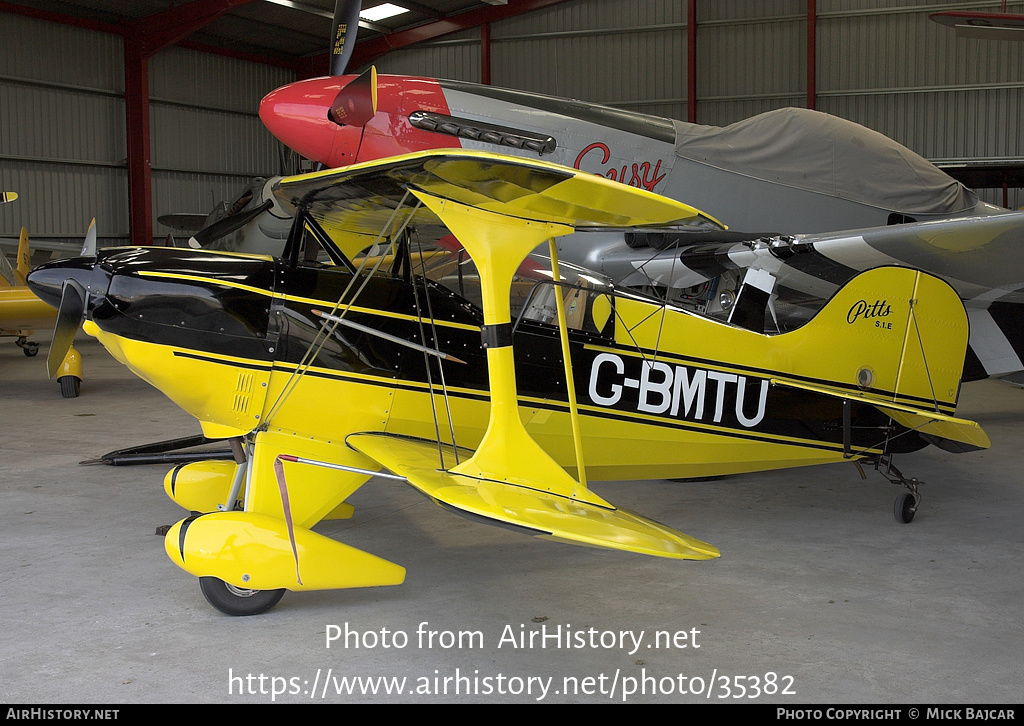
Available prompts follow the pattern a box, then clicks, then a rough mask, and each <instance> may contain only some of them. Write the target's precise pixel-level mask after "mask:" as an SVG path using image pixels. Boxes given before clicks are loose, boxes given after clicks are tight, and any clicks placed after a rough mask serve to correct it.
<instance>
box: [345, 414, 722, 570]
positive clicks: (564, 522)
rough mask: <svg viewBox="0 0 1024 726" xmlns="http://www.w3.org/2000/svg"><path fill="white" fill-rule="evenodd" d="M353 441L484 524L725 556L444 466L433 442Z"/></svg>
mask: <svg viewBox="0 0 1024 726" xmlns="http://www.w3.org/2000/svg"><path fill="white" fill-rule="evenodd" d="M346 442H347V443H348V445H349V446H350V447H352V448H353V449H355V450H356V451H358V452H360V453H362V454H365V455H366V456H369V457H371V458H372V459H375V460H376V461H378V462H379V463H380V464H382V465H383V466H385V467H387V468H388V469H390V470H391V471H393V472H395V473H396V474H401V475H402V476H404V477H406V479H408V481H409V483H410V484H411V485H412V486H414V487H415V488H416V489H418V490H420V491H421V492H423V493H424V494H426V495H427V496H428V497H430V498H431V499H433V500H434V501H435V502H437V503H438V504H439V505H441V506H442V507H445V508H447V509H452V510H454V511H456V512H457V513H459V514H463V515H466V516H468V517H469V518H471V519H474V520H477V521H481V522H485V523H488V524H494V525H497V526H501V527H507V528H509V529H513V530H515V531H520V532H525V533H527V534H532V535H535V536H538V537H545V538H547V539H555V540H559V541H563V542H569V543H572V544H581V545H586V546H591V547H606V548H609V549H618V550H627V551H629V552H637V553H640V554H647V555H654V556H657V557H671V558H675V559H687V560H709V559H713V558H715V557H718V556H719V552H718V550H717V549H716V548H715V547H713V546H711V545H709V544H707V543H705V542H701V541H700V540H697V539H694V538H692V537H689V536H687V535H685V534H683V533H681V532H677V531H676V530H674V529H671V528H669V527H666V526H665V525H663V524H659V523H658V522H654V521H652V520H650V519H647V518H645V517H641V516H640V515H638V514H634V513H632V512H627V511H625V510H622V509H617V508H615V507H614V506H612V505H610V504H609V505H607V506H601V505H598V504H594V503H593V502H592V501H588V502H584V501H581V500H579V499H576V498H573V497H567V496H562V495H558V494H553V493H551V492H548V491H544V490H543V483H541V482H538V485H537V488H536V489H534V488H530V487H526V486H520V485H517V484H509V483H507V482H503V481H495V480H493V479H478V478H474V477H469V476H465V475H460V474H453V473H450V472H447V471H445V470H443V469H439V468H438V449H437V444H436V443H435V442H433V441H425V440H419V439H410V438H405V437H398V436H391V435H387V434H377V433H364V434H352V435H351V436H349V437H348V438H347V439H346ZM443 448H444V455H445V463H446V464H448V465H451V464H454V463H455V451H454V449H453V448H452V447H451V446H447V445H445V446H444V447H443ZM460 451H461V450H460ZM469 453H471V452H463V453H462V455H463V456H468V454H469Z"/></svg>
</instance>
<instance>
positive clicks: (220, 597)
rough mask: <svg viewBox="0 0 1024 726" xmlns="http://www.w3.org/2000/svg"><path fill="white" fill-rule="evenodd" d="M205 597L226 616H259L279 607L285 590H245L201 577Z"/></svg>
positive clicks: (201, 588)
mask: <svg viewBox="0 0 1024 726" xmlns="http://www.w3.org/2000/svg"><path fill="white" fill-rule="evenodd" d="M199 589H200V590H202V591H203V597H205V598H206V601H207V602H208V603H210V604H211V605H213V606H214V607H215V608H217V609H218V610H220V611H221V612H222V613H224V614H226V615H238V616H244V615H259V614H260V613H265V612H267V610H270V608H272V607H274V606H275V605H277V603H278V601H279V600H280V599H281V598H282V597H283V596H284V590H245V589H243V588H241V587H235V586H234V585H229V584H228V583H226V582H224V581H223V580H220V579H218V578H216V577H200V578H199Z"/></svg>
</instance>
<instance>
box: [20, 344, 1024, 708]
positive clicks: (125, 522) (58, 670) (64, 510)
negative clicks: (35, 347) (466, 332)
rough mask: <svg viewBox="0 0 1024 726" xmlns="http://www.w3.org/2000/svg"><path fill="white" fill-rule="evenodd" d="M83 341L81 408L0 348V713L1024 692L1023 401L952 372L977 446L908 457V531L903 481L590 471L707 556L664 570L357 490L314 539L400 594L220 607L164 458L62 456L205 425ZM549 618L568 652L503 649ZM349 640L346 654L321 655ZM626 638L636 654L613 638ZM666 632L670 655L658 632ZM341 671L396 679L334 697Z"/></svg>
mask: <svg viewBox="0 0 1024 726" xmlns="http://www.w3.org/2000/svg"><path fill="white" fill-rule="evenodd" d="M80 350H81V352H82V354H83V356H84V360H85V370H86V381H85V384H84V385H83V387H82V395H81V397H80V398H77V399H72V400H65V399H62V398H61V397H60V393H59V389H58V386H57V384H55V383H50V382H48V381H46V380H45V364H44V358H45V355H46V344H45V342H44V346H43V349H42V351H41V352H40V355H39V357H37V358H35V359H31V360H29V359H26V358H25V357H24V356H23V355H22V353H21V352H20V350H18V349H17V348H15V346H14V345H13V343H12V342H11V341H10V339H4V340H3V341H2V342H0V407H2V408H0V410H2V416H3V418H2V423H0V426H2V427H3V445H2V449H0V451H2V453H0V580H2V583H3V598H2V599H0V622H2V623H3V627H2V628H0V701H3V702H6V703H81V702H89V703H110V704H114V703H161V702H174V703H179V702H188V703H230V702H240V703H269V702H270V701H272V700H276V701H277V702H299V701H302V702H307V701H314V702H317V701H320V702H327V703H341V702H398V701H402V702H417V703H423V702H433V701H446V702H486V703H494V702H532V701H535V700H543V701H545V702H567V701H568V702H583V703H600V702H606V701H607V702H622V701H626V702H633V703H642V702H644V703H650V702H697V701H699V702H709V701H710V702H745V703H773V704H787V703H788V704H807V703H815V704H837V703H839V704H843V703H878V704H906V703H916V704H940V703H959V704H965V705H978V704H998V703H1014V702H1020V701H1021V700H1022V693H1024V691H1022V686H1021V679H1020V672H1021V666H1022V663H1024V657H1022V649H1021V646H1022V644H1024V619H1022V618H1021V614H1022V603H1024V581H1022V577H1021V571H1022V565H1024V524H1022V518H1021V512H1022V511H1024V488H1022V487H1021V473H1020V468H1021V465H1020V461H1021V460H1020V451H1021V449H1022V447H1024V428H1022V426H1021V423H1022V422H1024V391H1022V390H1020V389H1017V388H1014V387H1011V386H1009V385H1007V384H1004V383H1000V382H996V381H984V382H978V383H973V384H968V385H967V386H965V388H964V391H963V395H962V399H961V408H960V413H961V414H962V415H965V416H969V417H973V418H975V419H976V420H978V421H980V422H981V424H982V425H983V426H984V428H985V429H986V431H987V432H988V433H989V435H990V436H991V438H992V442H993V447H992V449H991V450H989V451H986V452H981V453H973V454H964V455H952V454H948V453H945V452H942V451H939V450H938V449H934V448H930V449H928V450H925V451H923V452H920V453H917V454H913V455H908V456H904V457H902V458H901V459H900V460H899V461H898V465H899V466H900V467H901V468H902V470H903V471H904V472H905V473H907V474H908V475H911V476H916V477H918V478H920V479H922V480H924V481H925V482H927V484H926V485H925V486H924V487H923V495H924V501H923V504H922V509H921V511H919V513H918V515H917V518H916V520H915V521H914V522H913V523H912V524H910V525H899V524H897V523H896V522H895V521H894V519H893V516H892V513H891V511H892V503H893V500H894V499H895V497H896V495H897V494H898V493H899V491H901V490H900V489H898V488H897V487H894V486H892V485H890V484H888V483H887V482H886V481H885V480H884V479H882V478H881V476H880V475H878V474H877V473H875V472H873V471H869V472H868V479H867V480H866V481H862V480H861V479H860V478H859V476H858V474H857V472H856V470H855V468H854V467H853V466H852V465H850V464H842V465H833V466H827V467H818V468H813V469H804V470H797V471H788V472H775V473H768V474H758V475H745V476H736V477H731V478H727V479H722V480H718V481H709V482H689V483H678V482H667V481H650V482H616V483H602V484H596V485H595V486H594V489H595V490H596V491H598V493H600V494H601V495H602V496H604V497H606V498H607V499H609V500H610V501H612V502H614V503H616V504H618V505H620V506H623V507H625V508H628V509H632V510H634V511H637V512H640V513H642V514H646V515H648V516H651V517H653V518H655V519H658V520H660V521H663V522H665V523H667V524H670V525H672V526H675V527H677V528H679V529H681V530H682V531H684V532H686V533H688V534H691V535H693V536H696V537H699V538H702V539H705V540H707V541H709V542H711V543H713V544H715V545H716V546H718V547H719V548H720V549H721V551H722V557H721V558H720V559H718V560H715V561H711V562H679V561H670V560H662V559H655V558H649V557H643V556H639V555H630V554H626V553H617V552H610V551H601V550H591V549H584V548H581V547H573V546H569V545H563V544H557V543H552V542H545V541H543V540H534V539H531V538H528V537H525V536H522V535H516V534H513V533H510V532H506V531H503V530H501V529H496V528H492V527H487V526H483V525H480V524H474V523H471V522H468V521H466V520H463V519H461V518H459V517H456V516H454V515H451V514H449V513H446V512H444V511H443V510H441V509H440V508H439V507H436V506H434V505H433V504H431V503H430V502H429V501H427V500H426V499H424V498H423V497H421V496H420V495H419V494H418V493H416V492H415V491H413V490H412V489H411V488H409V487H407V486H405V485H403V484H401V483H396V482H389V481H386V480H374V481H372V482H371V483H370V484H368V485H367V486H365V487H363V489H361V490H360V491H359V492H357V493H356V495H355V496H354V497H353V498H352V500H351V501H352V502H353V503H354V504H355V507H356V515H355V517H354V518H353V519H351V520H349V521H346V522H335V523H329V524H325V525H322V526H320V527H318V531H320V532H321V533H324V534H328V535H331V536H334V537H336V538H338V539H341V540H343V541H345V542H347V543H349V544H352V545H354V546H356V547H359V548H361V549H366V550H368V551H371V552H373V553H375V554H378V555H380V556H383V557H385V558H387V559H390V560H392V561H394V562H397V563H399V564H402V565H404V566H405V567H406V568H407V570H408V574H407V579H406V582H405V584H404V585H401V586H398V587H392V588H378V589H366V590H351V591H333V592H316V593H288V594H286V595H285V597H284V599H283V600H282V601H281V603H280V604H279V605H278V606H277V607H276V608H275V609H274V610H272V611H271V612H269V613H267V614H266V615H263V616H258V617H253V618H230V617H227V616H224V615H221V614H220V613H218V612H217V611H215V610H213V609H212V608H211V607H210V606H209V605H207V603H206V601H205V600H204V599H203V597H202V595H201V593H200V592H199V588H198V584H197V581H196V580H195V579H194V578H192V577H191V576H190V575H188V574H186V573H185V572H183V571H181V570H179V569H178V568H176V567H175V566H174V565H173V564H171V562H170V561H169V560H168V559H167V557H166V555H165V554H164V551H163V541H162V538H161V537H159V536H156V535H155V534H154V533H155V531H156V529H157V528H158V527H159V526H161V525H166V524H171V523H173V522H175V521H177V520H178V519H181V518H182V517H183V516H185V513H184V512H183V511H182V510H180V509H179V508H178V507H177V506H176V505H175V504H173V503H172V502H171V501H170V500H168V499H167V498H166V497H165V495H164V493H163V490H162V485H161V482H162V478H163V474H164V472H165V470H166V469H167V467H166V466H133V467H108V466H81V465H79V463H78V462H79V461H81V460H83V459H87V458H91V457H94V456H97V455H99V454H102V453H104V452H107V451H109V450H111V449H116V448H121V447H123V446H128V445H134V444H142V443H148V442H151V441H156V440H160V439H166V438H171V437H176V436H185V435H189V434H193V433H197V432H198V427H197V425H196V424H195V423H194V422H193V421H192V420H191V419H190V418H189V417H188V416H186V415H185V414H184V413H183V412H181V411H180V410H178V409H177V408H176V407H175V406H173V405H172V404H171V403H169V402H168V401H167V400H166V399H165V398H164V397H163V396H162V395H161V394H159V393H157V392H156V391H155V390H153V389H151V388H150V387H149V386H148V385H147V384H145V383H143V382H142V381H140V380H138V379H136V378H134V377H133V376H132V375H131V374H129V373H128V372H127V371H126V370H125V369H124V368H122V367H121V366H120V365H119V364H117V363H116V362H114V361H113V360H112V359H111V358H110V357H109V356H108V355H107V354H106V352H105V351H104V350H103V349H102V348H101V347H99V346H98V345H97V344H95V343H94V342H91V341H88V340H86V341H84V342H82V343H81V345H80ZM421 624H423V625H421ZM559 626H561V628H562V632H563V633H564V632H565V631H566V630H567V629H571V631H572V632H573V633H579V634H580V635H581V636H582V638H581V639H576V638H575V637H574V638H573V639H572V640H571V641H570V645H582V647H573V648H557V647H554V646H555V645H556V643H554V642H552V641H548V643H547V647H542V646H543V643H542V642H540V641H535V642H534V644H533V646H532V647H530V644H529V643H526V647H515V646H514V645H513V643H512V642H511V639H510V638H508V637H505V638H504V639H503V636H507V635H509V634H510V633H511V634H513V635H514V636H516V638H517V639H518V638H519V637H520V635H521V634H523V633H526V634H529V633H531V632H542V631H541V629H542V628H545V627H546V628H547V632H548V633H553V632H556V630H557V628H558V627H559ZM345 628H348V629H349V630H350V631H352V632H354V633H357V634H359V636H360V637H359V639H358V640H359V643H358V644H357V643H355V642H351V641H350V643H349V646H348V647H345V646H344V644H343V643H342V642H341V641H336V642H335V643H334V645H333V646H332V647H330V648H328V647H327V645H326V635H327V634H328V633H337V632H344V630H345ZM591 628H593V629H594V630H593V633H594V634H595V635H594V636H592V635H591V630H590V629H591ZM420 630H423V631H424V633H429V632H433V633H434V635H433V639H432V641H424V642H420V639H419V636H418V635H417V633H418V632H419V631H420ZM623 631H628V632H629V633H632V634H633V635H634V636H636V637H642V638H643V640H642V641H641V645H640V647H639V648H634V646H633V645H632V644H628V645H626V647H619V644H618V642H615V644H614V645H613V644H612V642H611V641H612V640H615V641H618V638H619V635H620V633H622V632H623ZM659 632H668V633H672V634H678V635H677V636H676V638H677V639H676V641H675V643H674V644H673V645H672V646H670V647H649V646H653V645H654V643H653V641H654V639H655V637H656V636H657V635H658V633H659ZM460 634H461V635H462V636H463V643H462V645H461V647H460V646H459V644H458V643H457V642H456V641H457V637H458V635H460ZM683 634H685V638H684V636H683ZM592 637H596V640H594V641H591V638H592ZM626 637H628V635H627V636H626ZM467 639H468V640H467ZM602 639H603V642H602ZM627 642H628V641H627ZM662 646H665V644H664V643H662ZM683 646H686V647H683ZM697 646H699V647H697ZM631 651H633V652H631ZM770 674H774V675H770ZM755 676H756V677H758V678H759V679H760V680H759V681H755V679H754V677H755ZM355 677H361V678H366V679H370V678H377V677H384V678H387V679H397V683H398V684H400V685H404V688H405V691H404V694H403V695H395V694H390V695H388V694H385V693H384V692H383V687H382V686H381V683H382V682H381V681H374V683H376V684H377V685H378V686H381V692H379V693H377V694H376V695H361V694H359V693H352V694H349V693H338V692H337V689H338V688H341V689H342V690H344V688H345V686H346V683H347V684H348V685H352V681H347V682H346V681H343V679H345V678H355ZM588 678H589V679H590V680H585V679H588ZM401 679H405V680H404V684H403V683H402V681H401ZM566 679H569V680H568V683H569V685H571V684H573V683H575V684H576V687H577V689H578V690H577V692H568V693H567V692H566V691H567V686H566V683H567V681H566ZM572 679H576V680H575V681H573V680H572ZM727 680H728V682H729V683H730V684H731V686H732V689H731V691H727V690H726V689H725V687H724V685H723V684H724V683H725V682H726V681H727ZM325 683H326V684H327V686H326V688H325V685H324V684H325ZM367 683H369V681H364V682H363V685H366V684H367ZM388 683H392V681H390V680H389V681H388ZM709 684H713V686H714V687H713V690H710V691H709ZM738 685H742V686H744V687H745V688H746V694H745V696H744V697H741V698H736V696H740V695H741V692H740V690H739V687H738ZM757 685H760V695H759V697H758V698H756V699H755V698H750V696H752V695H755V694H756V693H757V690H756V688H757ZM446 688H447V692H445V689H446ZM545 688H546V689H547V690H546V691H545V690H544V689H545ZM456 689H458V692H456ZM681 689H682V690H685V691H686V693H685V694H683V693H680V690H681ZM467 690H468V691H469V692H468V693H467ZM275 691H277V692H278V693H275ZM438 691H441V693H440V694H438ZM644 691H646V693H644ZM652 691H656V692H654V693H652ZM693 691H698V692H699V693H698V694H694V693H693ZM709 692H710V695H709Z"/></svg>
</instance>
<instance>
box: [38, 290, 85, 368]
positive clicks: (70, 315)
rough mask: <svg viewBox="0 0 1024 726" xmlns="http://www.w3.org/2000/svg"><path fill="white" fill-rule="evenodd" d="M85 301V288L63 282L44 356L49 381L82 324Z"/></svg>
mask: <svg viewBox="0 0 1024 726" xmlns="http://www.w3.org/2000/svg"><path fill="white" fill-rule="evenodd" d="M85 301H86V292H85V288H84V287H82V285H81V284H80V283H79V282H78V281H77V280H74V279H72V278H68V279H67V280H65V281H64V289H63V292H62V293H61V296H60V307H59V308H58V309H57V324H56V325H55V326H54V328H53V340H52V341H51V342H50V352H49V354H48V355H47V356H46V371H47V373H49V375H50V379H51V380H52V379H53V377H54V376H55V375H56V374H57V371H58V370H60V367H61V364H62V363H63V362H64V356H66V355H67V354H68V351H69V350H70V349H71V344H72V343H73V342H74V340H75V335H76V334H77V333H78V327H79V326H80V325H81V324H82V319H83V318H84V317H85Z"/></svg>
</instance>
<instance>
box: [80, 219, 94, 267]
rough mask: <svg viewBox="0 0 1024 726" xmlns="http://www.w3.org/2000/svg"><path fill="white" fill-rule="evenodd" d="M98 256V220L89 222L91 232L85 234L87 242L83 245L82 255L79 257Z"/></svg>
mask: <svg viewBox="0 0 1024 726" xmlns="http://www.w3.org/2000/svg"><path fill="white" fill-rule="evenodd" d="M95 256H96V218H95V217H93V218H92V221H91V222H89V231H88V232H86V233H85V242H83V243H82V253H81V254H80V255H79V257H95Z"/></svg>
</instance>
